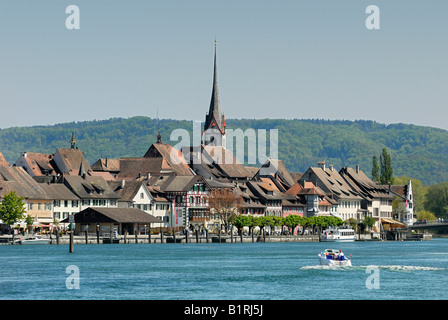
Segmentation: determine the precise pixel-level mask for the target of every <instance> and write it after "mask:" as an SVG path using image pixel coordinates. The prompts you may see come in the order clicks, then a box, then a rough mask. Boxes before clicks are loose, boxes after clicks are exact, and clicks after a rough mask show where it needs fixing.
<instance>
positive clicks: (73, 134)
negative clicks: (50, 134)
mask: <svg viewBox="0 0 448 320" xmlns="http://www.w3.org/2000/svg"><path fill="white" fill-rule="evenodd" d="M70 148H71V149H76V140H75V131H74V130H73V131H72V138H71V139H70Z"/></svg>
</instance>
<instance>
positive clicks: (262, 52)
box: [0, 0, 448, 129]
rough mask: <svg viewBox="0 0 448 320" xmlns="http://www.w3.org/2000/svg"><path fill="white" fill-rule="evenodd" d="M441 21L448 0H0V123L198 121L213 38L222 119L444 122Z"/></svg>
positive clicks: (446, 25)
mask: <svg viewBox="0 0 448 320" xmlns="http://www.w3.org/2000/svg"><path fill="white" fill-rule="evenodd" d="M71 4H75V5H77V6H78V7H79V9H80V26H81V28H80V30H68V29H66V27H65V20H66V18H67V16H68V14H66V13H65V9H66V7H67V6H68V5H71ZM371 4H375V5H377V6H378V7H379V9H380V17H381V20H380V27H381V29H380V30H367V29H366V27H365V20H366V18H367V16H368V15H367V14H366V13H365V9H366V7H367V6H368V5H371ZM447 15H448V1H446V0H432V1H423V0H419V1H413V0H394V1H390V0H388V1H384V0H372V1H370V0H369V1H363V0H357V1H355V0H339V1H334V0H321V1H315V0H313V1H312V0H307V1H300V0H282V1H266V0H240V1H235V0H230V1H211V0H202V1H199V0H188V1H186V0H182V1H174V0H166V1H149V0H145V1H138V0H133V1H123V0H120V1H116V0H107V1H106V0H89V1H85V0H71V1H63V0H40V1H25V0H20V1H2V2H1V4H0V38H1V39H2V40H1V50H0V58H1V61H2V67H1V77H0V105H1V110H2V115H1V117H0V128H7V127H13V126H33V125H51V124H55V123H61V122H71V121H85V120H93V119H96V120H101V119H108V118H111V117H131V116H135V115H142V116H149V117H152V118H154V117H156V115H157V109H158V113H159V117H160V118H172V119H188V120H201V121H204V118H205V112H206V111H207V110H208V107H209V103H210V95H211V86H212V76H213V75H212V72H213V52H214V39H215V37H216V38H217V40H218V74H219V87H220V94H221V103H222V107H223V111H224V113H225V115H226V118H286V119H291V118H299V119H301V118H322V119H349V120H355V119H367V120H375V121H378V122H381V123H397V122H404V123H413V124H418V125H428V126H434V127H439V128H444V129H448V123H447V120H446V118H447V115H448V111H447V92H448V75H447V69H448V62H447V61H448V59H447V57H448V50H447V48H448V19H447Z"/></svg>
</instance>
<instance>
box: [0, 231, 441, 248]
mask: <svg viewBox="0 0 448 320" xmlns="http://www.w3.org/2000/svg"><path fill="white" fill-rule="evenodd" d="M25 237H27V236H16V237H15V239H16V240H17V239H18V238H25ZM44 238H45V239H48V240H50V237H48V236H45V235H44ZM432 238H433V236H432V235H431V234H426V235H423V234H422V236H419V237H412V238H409V239H398V240H392V239H380V238H372V237H370V236H368V237H362V238H361V239H356V240H355V242H370V241H385V242H389V241H429V240H432ZM435 238H448V235H442V236H440V235H438V236H437V237H435ZM11 239H12V236H10V235H7V236H0V245H20V244H18V243H17V244H12V243H11ZM256 242H260V243H262V242H266V243H276V242H321V241H320V240H319V236H318V235H281V236H266V237H262V236H259V235H256V236H253V237H252V236H243V237H240V236H233V237H231V236H228V235H226V236H221V238H219V237H218V236H217V235H215V234H213V235H210V236H208V237H207V236H198V237H196V235H192V236H188V237H186V236H185V235H176V237H175V240H174V237H173V236H172V235H163V237H161V236H160V235H159V234H157V235H151V237H149V236H148V235H137V236H135V235H126V236H125V235H120V236H118V237H117V238H113V243H114V244H152V243H158V244H160V243H256ZM69 243H70V237H69V236H67V235H64V236H63V237H59V239H57V238H56V237H52V238H51V243H49V244H50V245H68V244H69ZM329 243H333V242H329ZM335 243H337V242H335ZM73 244H76V245H78V244H110V238H105V237H100V238H99V239H98V238H97V237H96V236H95V237H93V236H88V237H87V239H86V237H85V236H79V235H78V236H74V237H73Z"/></svg>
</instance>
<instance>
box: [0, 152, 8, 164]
mask: <svg viewBox="0 0 448 320" xmlns="http://www.w3.org/2000/svg"><path fill="white" fill-rule="evenodd" d="M0 166H9V163H8V161H6V159H5V157H4V156H3V153H1V152H0Z"/></svg>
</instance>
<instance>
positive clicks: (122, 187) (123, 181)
mask: <svg viewBox="0 0 448 320" xmlns="http://www.w3.org/2000/svg"><path fill="white" fill-rule="evenodd" d="M125 183H126V181H125V180H124V179H121V185H120V188H121V189H124V185H125Z"/></svg>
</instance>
